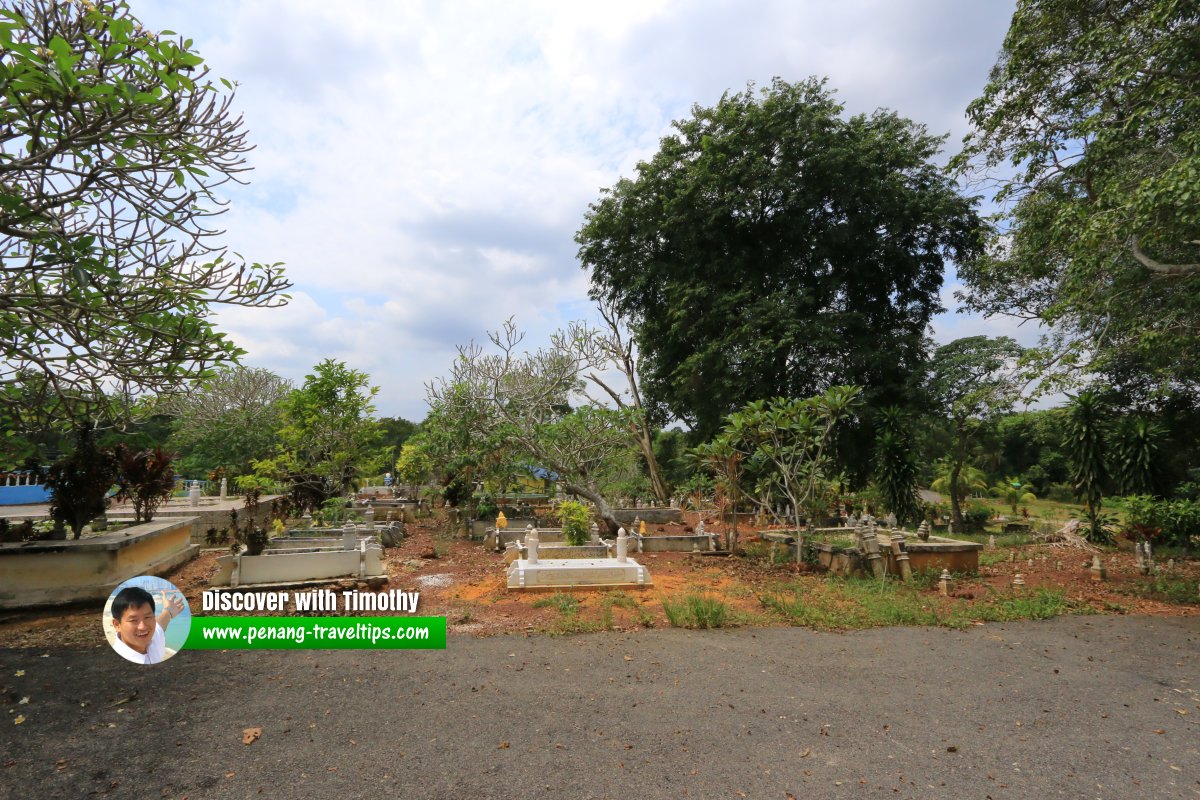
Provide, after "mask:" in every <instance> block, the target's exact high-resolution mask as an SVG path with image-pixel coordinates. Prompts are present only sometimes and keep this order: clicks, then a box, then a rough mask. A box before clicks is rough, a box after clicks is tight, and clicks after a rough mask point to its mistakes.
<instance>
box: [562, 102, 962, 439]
mask: <svg viewBox="0 0 1200 800" xmlns="http://www.w3.org/2000/svg"><path fill="white" fill-rule="evenodd" d="M674 128H675V131H674V133H673V134H672V135H670V136H667V137H665V138H664V139H663V140H662V142H661V144H660V147H659V151H658V153H657V154H656V155H655V156H654V157H653V158H651V159H650V160H649V161H647V162H642V163H640V164H639V165H638V167H637V175H636V176H635V177H634V178H632V179H622V180H621V181H619V182H618V183H617V184H616V185H615V186H613V187H612V188H611V189H608V190H605V191H604V193H603V196H602V197H601V198H600V200H598V201H597V202H596V203H594V204H592V206H591V208H590V211H589V212H588V214H587V216H586V220H585V222H584V225H583V227H582V228H581V230H580V231H579V232H578V234H577V236H576V241H577V242H578V243H579V245H580V250H579V258H580V260H581V262H582V264H583V266H584V267H585V268H587V269H590V270H591V275H592V281H593V294H594V295H595V296H597V297H598V298H601V299H603V300H605V301H608V302H611V303H613V304H614V306H615V307H616V308H617V310H618V311H619V312H620V313H622V314H623V315H625V317H626V318H627V319H629V320H630V323H631V325H632V327H633V329H634V332H635V335H636V341H637V344H638V347H639V349H640V352H641V355H642V359H643V360H642V365H641V371H642V374H643V379H644V380H643V389H644V393H645V395H646V396H647V400H648V402H647V405H648V406H649V407H650V409H651V411H652V412H653V413H654V414H656V415H657V421H658V422H659V423H661V422H662V421H663V419H664V418H665V417H667V416H674V417H676V418H679V419H681V420H683V421H685V422H686V423H687V424H688V425H690V426H691V427H692V428H693V429H695V430H696V432H697V436H698V437H699V438H700V439H702V440H703V439H709V438H711V437H712V436H713V435H714V434H715V433H716V432H717V430H718V429H719V428H720V427H721V425H722V421H723V419H724V418H725V417H726V416H727V415H728V414H730V413H732V412H734V411H736V410H738V409H740V408H742V407H743V406H744V405H745V404H746V403H747V402H749V401H753V400H757V399H761V398H764V397H773V396H776V395H780V394H782V395H784V396H789V397H804V396H809V395H813V394H817V393H819V392H820V391H823V390H824V389H826V388H829V387H830V386H834V385H839V384H845V383H854V384H858V385H861V386H863V387H864V388H865V390H866V395H867V398H868V401H870V400H871V399H872V398H873V397H874V396H875V395H878V394H880V393H883V392H891V391H896V390H900V388H901V387H903V386H904V384H905V380H906V378H907V377H908V375H909V373H910V372H911V370H913V369H914V368H915V367H916V366H917V365H918V364H920V363H921V362H922V361H923V358H924V353H923V349H922V336H923V334H924V332H925V329H926V326H927V325H928V323H929V319H930V316H931V315H932V314H933V313H934V312H936V311H938V310H939V309H940V305H939V299H938V290H939V289H940V287H941V285H942V272H943V264H944V262H945V260H946V259H947V258H953V259H966V258H969V257H971V256H973V254H974V253H975V252H976V250H977V249H978V247H979V246H980V243H981V237H980V230H981V225H980V221H979V219H978V218H977V216H976V214H975V212H974V211H973V209H972V202H971V201H969V200H967V199H966V198H964V197H962V196H960V195H959V194H958V193H957V191H956V190H955V188H954V186H953V185H952V184H951V182H950V181H949V180H948V179H947V178H946V177H945V176H944V175H943V174H942V173H941V171H940V170H939V168H938V167H937V166H935V165H934V163H933V159H934V157H935V156H936V154H937V152H938V150H939V147H940V145H941V142H942V139H941V138H938V137H935V136H930V135H929V134H928V133H927V132H926V131H925V129H924V128H923V127H922V126H920V125H917V124H914V123H913V122H911V121H909V120H906V119H904V118H902V117H900V116H897V115H896V114H893V113H889V112H884V111H878V112H876V113H874V114H872V115H870V116H855V117H851V118H849V119H847V118H845V117H844V116H843V113H842V106H841V105H840V104H838V103H837V102H836V101H835V100H834V98H833V96H832V93H831V92H830V91H828V90H827V89H826V88H825V87H824V85H823V83H822V82H821V81H818V80H815V79H810V80H807V81H802V82H799V83H795V84H792V83H786V82H784V81H781V80H776V81H774V82H773V83H772V84H771V86H770V87H767V88H766V89H764V90H763V91H762V92H761V94H759V93H757V92H755V91H754V90H753V88H752V87H748V88H747V89H746V91H744V92H739V93H735V94H726V95H725V96H723V97H722V98H721V100H720V102H718V103H717V104H716V105H715V106H713V107H711V108H704V107H701V106H699V105H697V106H695V107H694V108H693V111H692V116H691V117H690V118H689V119H684V120H680V121H677V122H675V123H674ZM652 418H654V417H653V416H652Z"/></svg>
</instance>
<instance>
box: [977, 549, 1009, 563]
mask: <svg viewBox="0 0 1200 800" xmlns="http://www.w3.org/2000/svg"><path fill="white" fill-rule="evenodd" d="M1009 558H1011V556H1009V554H1008V552H1007V551H1001V550H984V551H983V552H982V553H980V554H979V566H981V567H993V566H995V565H996V564H1003V563H1004V562H1006V561H1008V560H1009Z"/></svg>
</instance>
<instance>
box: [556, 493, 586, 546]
mask: <svg viewBox="0 0 1200 800" xmlns="http://www.w3.org/2000/svg"><path fill="white" fill-rule="evenodd" d="M557 513H558V521H559V523H560V524H561V525H562V531H563V539H565V540H566V542H567V544H569V545H575V546H578V545H581V544H587V542H588V539H589V538H591V534H592V532H591V521H592V512H591V511H590V510H588V507H587V506H585V505H584V504H583V503H577V502H575V501H574V500H564V501H563V502H561V503H559V504H558V510H557Z"/></svg>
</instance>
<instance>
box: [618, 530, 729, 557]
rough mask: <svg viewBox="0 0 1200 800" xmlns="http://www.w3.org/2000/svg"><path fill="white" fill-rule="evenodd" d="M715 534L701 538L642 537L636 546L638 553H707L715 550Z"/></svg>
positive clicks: (694, 536) (690, 536)
mask: <svg viewBox="0 0 1200 800" xmlns="http://www.w3.org/2000/svg"><path fill="white" fill-rule="evenodd" d="M720 539H721V537H719V536H718V535H717V534H715V533H706V534H704V535H703V536H697V535H696V534H690V535H681V536H642V537H640V542H639V544H638V552H639V553H694V552H696V551H697V550H699V551H701V552H709V551H714V550H716V549H717V542H718V540H720Z"/></svg>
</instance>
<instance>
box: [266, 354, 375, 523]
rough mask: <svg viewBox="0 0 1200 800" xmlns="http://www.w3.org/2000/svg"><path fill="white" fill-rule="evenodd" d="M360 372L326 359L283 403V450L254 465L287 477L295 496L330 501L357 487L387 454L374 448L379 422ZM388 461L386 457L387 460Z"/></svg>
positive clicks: (371, 393)
mask: <svg viewBox="0 0 1200 800" xmlns="http://www.w3.org/2000/svg"><path fill="white" fill-rule="evenodd" d="M369 381H370V377H369V376H368V375H367V374H366V373H365V372H359V371H358V370H355V369H350V368H349V367H348V366H346V364H345V363H343V362H341V361H334V360H333V359H325V360H324V361H322V362H321V363H319V364H317V365H316V366H315V367H314V368H313V371H312V374H310V375H306V376H305V378H304V385H303V386H301V387H300V388H299V389H297V390H295V391H294V392H292V393H291V394H290V395H288V396H287V398H286V399H285V400H284V401H283V418H284V421H285V424H284V427H283V428H282V429H281V430H280V431H279V439H280V448H281V450H282V454H281V455H280V456H279V457H277V458H275V459H271V460H269V461H265V462H259V463H258V464H256V466H257V467H258V468H259V470H260V471H262V472H269V473H272V474H273V475H274V476H275V477H277V478H283V479H286V480H289V481H291V483H292V484H293V490H294V492H293V493H294V495H295V496H296V497H298V498H300V497H304V498H314V499H315V498H319V499H320V500H325V499H329V498H332V497H336V496H338V495H340V494H343V493H345V492H347V491H349V490H350V489H352V488H354V487H356V486H357V485H358V480H359V478H360V476H362V475H364V474H369V473H371V472H374V471H376V469H377V467H379V466H380V465H381V463H382V461H383V459H384V457H385V456H389V455H390V454H389V453H386V452H383V451H381V449H380V447H379V435H380V431H379V423H378V421H377V420H376V419H375V406H374V405H373V404H372V399H373V398H374V397H375V395H376V394H378V393H379V388H378V387H376V386H369V385H368V384H369ZM389 460H390V459H389Z"/></svg>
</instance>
